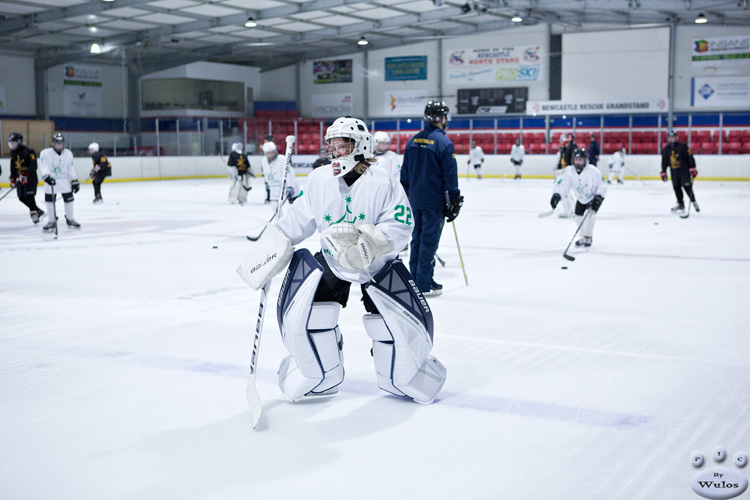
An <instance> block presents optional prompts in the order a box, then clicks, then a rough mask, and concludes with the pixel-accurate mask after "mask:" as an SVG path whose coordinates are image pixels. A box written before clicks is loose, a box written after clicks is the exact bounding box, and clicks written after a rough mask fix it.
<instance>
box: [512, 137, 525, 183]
mask: <svg viewBox="0 0 750 500" xmlns="http://www.w3.org/2000/svg"><path fill="white" fill-rule="evenodd" d="M524 156H526V148H525V147H524V146H523V144H521V139H516V143H515V144H513V146H512V147H511V148H510V162H511V163H512V164H513V166H515V167H516V175H515V176H514V177H513V179H514V180H515V179H520V178H521V165H523V157H524Z"/></svg>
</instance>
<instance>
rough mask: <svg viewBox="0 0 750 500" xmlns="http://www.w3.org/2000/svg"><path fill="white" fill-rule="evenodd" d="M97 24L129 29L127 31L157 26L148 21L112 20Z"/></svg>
mask: <svg viewBox="0 0 750 500" xmlns="http://www.w3.org/2000/svg"><path fill="white" fill-rule="evenodd" d="M97 26H101V27H103V28H116V29H119V30H129V31H138V30H145V29H149V28H155V27H157V25H156V24H148V23H142V22H136V21H112V22H108V23H101V24H97Z"/></svg>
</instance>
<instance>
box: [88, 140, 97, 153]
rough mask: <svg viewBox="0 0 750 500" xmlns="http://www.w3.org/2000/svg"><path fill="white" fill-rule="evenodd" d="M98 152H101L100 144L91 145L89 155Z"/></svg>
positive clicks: (93, 143)
mask: <svg viewBox="0 0 750 500" xmlns="http://www.w3.org/2000/svg"><path fill="white" fill-rule="evenodd" d="M97 151H99V144H97V143H96V142H92V143H91V144H89V153H96V152H97Z"/></svg>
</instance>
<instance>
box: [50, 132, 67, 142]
mask: <svg viewBox="0 0 750 500" xmlns="http://www.w3.org/2000/svg"><path fill="white" fill-rule="evenodd" d="M52 144H65V137H63V135H62V134H61V133H60V132H55V135H53V136H52Z"/></svg>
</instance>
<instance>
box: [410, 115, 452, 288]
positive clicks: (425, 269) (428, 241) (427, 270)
mask: <svg viewBox="0 0 750 500" xmlns="http://www.w3.org/2000/svg"><path fill="white" fill-rule="evenodd" d="M448 112H449V109H448V106H446V105H445V103H444V102H440V101H430V102H428V103H427V106H425V108H424V119H425V122H426V123H427V126H426V127H425V128H424V130H422V131H421V132H419V133H418V134H417V135H415V136H414V137H412V138H411V139H409V142H408V143H407V144H406V150H405V151H404V161H403V164H402V167H401V184H402V185H403V186H404V190H405V191H406V194H407V196H408V197H409V204H410V205H411V209H412V212H413V215H414V232H413V233H412V240H411V257H410V259H409V268H410V271H411V274H412V276H414V279H416V281H417V286H418V287H419V289H420V290H421V291H422V293H423V294H424V295H426V296H437V295H440V294H441V293H442V291H441V289H442V286H441V285H438V284H437V283H435V281H434V280H433V279H432V275H433V271H434V267H435V252H436V251H437V247H438V243H439V242H440V233H441V232H442V231H443V224H444V223H445V219H446V218H447V220H448V222H451V221H453V219H455V218H456V217H458V212H459V211H460V210H461V206H462V205H463V200H464V198H463V196H461V192H460V191H459V190H458V166H457V165H456V153H455V151H454V149H453V143H452V142H451V140H450V139H448V138H447V137H446V136H445V128H446V127H447V126H448Z"/></svg>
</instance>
